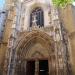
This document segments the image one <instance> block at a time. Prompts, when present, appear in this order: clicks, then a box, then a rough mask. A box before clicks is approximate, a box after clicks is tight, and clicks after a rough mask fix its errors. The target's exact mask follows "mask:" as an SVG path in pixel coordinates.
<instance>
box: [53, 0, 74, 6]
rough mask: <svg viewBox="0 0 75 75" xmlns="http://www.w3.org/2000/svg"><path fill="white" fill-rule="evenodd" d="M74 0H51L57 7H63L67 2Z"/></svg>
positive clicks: (70, 2)
mask: <svg viewBox="0 0 75 75" xmlns="http://www.w3.org/2000/svg"><path fill="white" fill-rule="evenodd" d="M74 1H75V0H53V4H54V5H55V6H57V7H65V6H66V5H68V4H72V3H73V2H74Z"/></svg>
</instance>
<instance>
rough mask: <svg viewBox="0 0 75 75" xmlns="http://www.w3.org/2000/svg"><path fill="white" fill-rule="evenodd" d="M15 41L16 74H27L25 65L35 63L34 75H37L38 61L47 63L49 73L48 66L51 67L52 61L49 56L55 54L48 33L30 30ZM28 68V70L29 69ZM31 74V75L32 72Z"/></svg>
mask: <svg viewBox="0 0 75 75" xmlns="http://www.w3.org/2000/svg"><path fill="white" fill-rule="evenodd" d="M17 43H18V44H17V46H16V51H17V63H16V68H15V74H16V75H29V73H28V72H27V67H29V66H27V64H30V66H31V67H32V66H34V65H35V66H34V69H35V70H34V71H35V72H34V75H39V63H40V62H43V63H46V62H47V63H48V65H47V68H48V74H47V75H50V71H51V70H50V68H52V67H51V65H50V64H51V63H52V61H51V57H54V56H55V55H54V54H55V50H54V44H53V43H54V42H53V39H52V38H51V37H50V36H49V35H47V34H46V33H44V32H42V31H32V32H29V33H27V34H23V36H22V37H21V38H20V39H19V41H18V42H17ZM54 61H55V60H54ZM31 63H34V64H31ZM31 67H30V68H31ZM30 68H29V69H30ZM29 69H28V71H30V70H29ZM31 70H32V68H31ZM19 72H20V73H19ZM27 73H28V74H27ZM31 73H32V72H31ZM40 74H41V73H40ZM31 75H33V73H32V74H31Z"/></svg>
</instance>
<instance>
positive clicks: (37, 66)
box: [35, 60, 39, 75]
mask: <svg viewBox="0 0 75 75" xmlns="http://www.w3.org/2000/svg"><path fill="white" fill-rule="evenodd" d="M35 75H39V61H38V60H36V61H35Z"/></svg>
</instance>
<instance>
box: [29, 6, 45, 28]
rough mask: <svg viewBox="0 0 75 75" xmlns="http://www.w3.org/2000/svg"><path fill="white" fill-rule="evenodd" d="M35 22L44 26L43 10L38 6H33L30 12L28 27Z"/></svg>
mask: <svg viewBox="0 0 75 75" xmlns="http://www.w3.org/2000/svg"><path fill="white" fill-rule="evenodd" d="M35 23H36V25H37V26H39V27H43V26H44V14H43V10H42V9H41V8H39V7H37V8H35V9H34V10H33V11H32V12H31V14H30V27H32V26H33V25H34V24H35Z"/></svg>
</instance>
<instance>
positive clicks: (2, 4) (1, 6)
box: [0, 0, 5, 10]
mask: <svg viewBox="0 0 75 75" xmlns="http://www.w3.org/2000/svg"><path fill="white" fill-rule="evenodd" d="M4 3H5V0H0V10H1V9H2V8H3V6H4Z"/></svg>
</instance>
